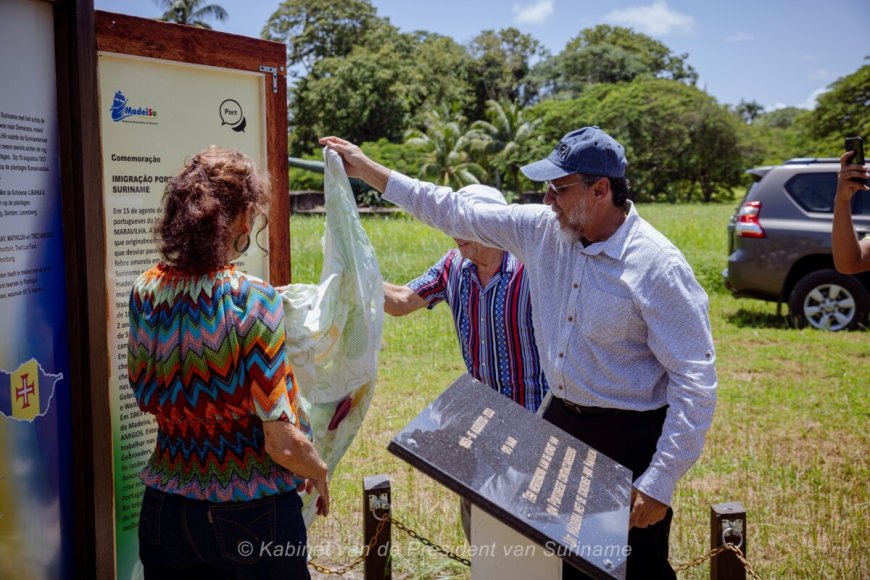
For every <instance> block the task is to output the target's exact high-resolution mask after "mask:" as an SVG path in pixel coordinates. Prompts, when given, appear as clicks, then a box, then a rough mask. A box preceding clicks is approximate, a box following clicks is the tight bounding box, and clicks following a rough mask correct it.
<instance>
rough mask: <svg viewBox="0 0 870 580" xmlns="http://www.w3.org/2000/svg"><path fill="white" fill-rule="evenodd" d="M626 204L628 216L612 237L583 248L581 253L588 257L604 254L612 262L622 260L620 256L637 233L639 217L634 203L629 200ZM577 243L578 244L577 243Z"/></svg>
mask: <svg viewBox="0 0 870 580" xmlns="http://www.w3.org/2000/svg"><path fill="white" fill-rule="evenodd" d="M626 203H628V215H627V216H626V218H625V221H624V222H622V225H620V226H619V228H617V230H616V231H615V232H613V235H611V236H610V237H609V238H607V239H606V240H604V241H603V242H596V243H594V244H589V245H588V246H586V247H585V248H583V250H582V251H583V253H584V254H588V255H590V256H595V255H598V254H605V255H607V256H610V257H611V258H613V259H614V260H619V259H621V258H622V255H623V254H624V253H625V249H626V248H627V247H628V244H629V242H630V241H631V238H632V237H633V236H634V233H635V231H637V227H638V225H640V215H639V214H638V213H637V209H636V208H635V207H634V203H632V202H631V201H630V200H629V201H627V202H626ZM577 243H579V242H577Z"/></svg>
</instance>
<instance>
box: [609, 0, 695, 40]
mask: <svg viewBox="0 0 870 580" xmlns="http://www.w3.org/2000/svg"><path fill="white" fill-rule="evenodd" d="M604 20H605V21H607V22H611V23H613V24H618V25H621V26H628V27H630V28H634V29H635V30H637V31H638V32H643V33H644V34H649V35H651V36H664V35H666V34H671V33H677V34H691V33H692V31H693V29H694V28H695V18H694V17H692V16H689V15H688V14H680V13H679V12H676V11H675V10H671V9H670V8H669V7H668V3H667V2H666V1H665V0H654V1H653V3H652V4H650V5H648V6H632V7H630V8H623V9H620V10H612V11H611V12H609V13H608V14H607V15H605V16H604Z"/></svg>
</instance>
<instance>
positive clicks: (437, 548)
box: [384, 516, 471, 566]
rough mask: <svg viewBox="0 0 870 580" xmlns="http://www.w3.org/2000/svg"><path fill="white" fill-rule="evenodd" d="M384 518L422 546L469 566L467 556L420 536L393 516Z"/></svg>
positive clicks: (469, 562)
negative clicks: (459, 554) (458, 554)
mask: <svg viewBox="0 0 870 580" xmlns="http://www.w3.org/2000/svg"><path fill="white" fill-rule="evenodd" d="M384 519H388V520H390V521H391V522H392V523H393V524H395V526H396V527H397V528H399V529H400V530H402V531H403V532H405V533H406V534H408V535H409V536H411V537H412V538H414V539H415V540H417V541H418V542H420V543H421V544H423V545H424V546H428V547H430V548H432V549H433V550H435V551H436V552H438V553H439V554H442V555H444V556H447V557H448V558H450V559H451V560H455V561H457V562H459V563H460V564H462V565H464V566H471V560H469V559H468V558H463V557H462V556H457V555H456V554H454V553H453V552H451V551H450V550H447V549H446V548H442V547H441V546H439V545H438V544H436V543H435V542H433V541H432V540H429V539H428V538H425V537H423V536H421V535H420V534H418V533H417V532H415V531H414V530H412V529H411V528H409V527H408V526H406V525H405V524H403V523H402V522H400V521H399V520H397V519H395V518H394V517H392V516H387V517H386V518H384Z"/></svg>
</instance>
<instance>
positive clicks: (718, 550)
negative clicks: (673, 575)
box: [674, 542, 761, 580]
mask: <svg viewBox="0 0 870 580" xmlns="http://www.w3.org/2000/svg"><path fill="white" fill-rule="evenodd" d="M729 550H730V551H732V552H734V555H735V556H737V559H738V560H740V563H741V564H743V567H744V568H746V571H747V572H748V573H749V575H750V576H752V578H753V579H754V580H761V578H760V577H759V576H758V574H756V573H755V570H753V569H752V564H750V563H749V561H748V560H747V559H746V557H745V556H744V555H743V552H742V551H741V550H740V548H738V547H737V546H735V545H734V544H732V543H730V542H728V543H725V544H722V545H721V546H719V547H718V548H713V549H712V550H710V551H709V552H707V553H706V554H704V555H703V556H699V557H697V558H695V559H694V560H690V561H688V562H685V563H684V564H680V565H679V566H675V567H674V572H683V571H684V570H688V569H689V568H694V567H695V566H697V565H699V564H703V563H704V562H706V561H707V560H710V559H711V558H715V557H716V556H718V555H719V554H721V553H722V552H727V551H729Z"/></svg>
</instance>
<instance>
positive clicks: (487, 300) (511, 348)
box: [408, 249, 549, 411]
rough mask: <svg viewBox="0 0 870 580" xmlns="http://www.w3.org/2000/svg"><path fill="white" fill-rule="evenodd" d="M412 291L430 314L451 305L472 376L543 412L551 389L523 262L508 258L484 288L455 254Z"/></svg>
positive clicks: (416, 282)
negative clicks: (537, 339)
mask: <svg viewBox="0 0 870 580" xmlns="http://www.w3.org/2000/svg"><path fill="white" fill-rule="evenodd" d="M408 287H409V288H411V290H413V291H414V292H415V293H416V294H417V295H418V296H420V297H421V298H423V299H424V300H425V301H426V302H427V304H428V307H429V308H430V309H431V308H433V307H434V306H435V305H436V304H438V303H439V302H441V301H444V300H446V301H447V303H448V304H449V305H450V308H451V309H452V311H453V322H454V324H455V325H456V334H457V337H458V338H459V346H460V348H461V349H462V356H463V357H464V358H465V366H466V368H467V369H468V373H469V374H470V375H471V376H473V377H474V378H475V379H477V380H479V381H481V382H483V383H486V384H487V385H489V386H490V387H492V388H493V389H495V390H496V391H498V392H500V393H501V394H503V395H505V396H506V397H508V398H510V399H512V400H513V401H514V402H516V403H518V404H520V405H522V406H524V407H525V408H527V409H529V410H531V411H537V409H538V407H539V406H540V405H541V401H542V400H543V398H544V395H545V394H546V392H547V389H548V388H549V387H548V386H547V380H546V378H544V370H543V369H542V368H541V363H540V360H539V358H538V347H537V344H536V343H535V332H534V329H533V328H532V303H531V298H530V296H529V283H528V280H527V279H526V274H525V266H524V265H523V263H522V262H520V261H519V260H517V258H516V257H514V256H513V255H512V254H510V253H508V252H505V253H504V257H503V258H502V263H501V267H500V268H499V270H498V272H496V274H495V275H494V276H493V277H492V279H490V281H489V282H488V283H487V285H486V288H483V287H482V286H481V284H480V280H479V278H478V276H477V267H476V266H475V265H474V264H473V263H472V262H471V260H467V259H465V258H463V257H462V255H461V254H460V253H459V250H455V249H454V250H450V251H449V252H447V253H446V254H445V255H444V256H443V257H442V258H441V259H440V260H439V261H438V263H437V264H435V265H434V266H432V268H430V269H429V271H428V272H426V273H425V274H423V275H422V276H420V277H419V278H417V279H416V280H413V281H411V282H409V283H408Z"/></svg>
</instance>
